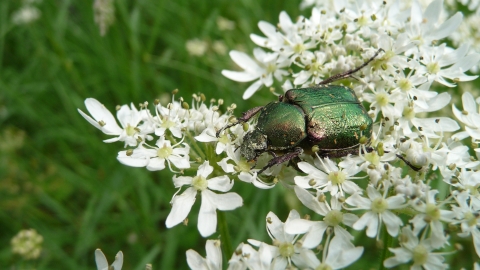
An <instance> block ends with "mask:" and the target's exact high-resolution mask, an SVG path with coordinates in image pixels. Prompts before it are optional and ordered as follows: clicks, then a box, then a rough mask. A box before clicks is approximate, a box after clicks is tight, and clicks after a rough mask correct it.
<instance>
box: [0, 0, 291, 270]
mask: <svg viewBox="0 0 480 270" xmlns="http://www.w3.org/2000/svg"><path fill="white" fill-rule="evenodd" d="M299 3H300V0H298V1H275V0H264V1H257V0H241V1H231V0H209V1H189V0H176V1H163V0H137V1H126V0H115V1H113V0H101V1H96V2H95V7H94V1H92V0H88V1H68V0H62V1H59V0H58V1H47V0H43V1H42V0H24V1H20V0H2V1H0V232H1V233H0V269H33V268H35V269H95V268H96V267H95V261H94V251H95V249H96V248H101V249H102V250H103V252H104V253H105V255H106V256H107V258H108V260H109V262H110V263H111V262H113V260H114V256H115V254H116V253H117V252H118V251H119V250H122V251H123V253H124V258H125V263H124V268H123V269H144V267H145V264H146V263H152V264H153V268H154V269H186V268H187V264H186V257H185V252H186V250H188V249H195V250H197V251H198V252H199V253H200V254H202V255H203V256H204V255H205V241H206V239H203V238H202V237H201V236H200V235H199V233H198V230H197V228H196V220H197V217H196V216H197V214H198V207H199V204H197V205H196V206H194V209H193V210H192V212H191V214H190V215H189V219H190V223H189V224H188V225H187V226H184V225H178V226H176V227H174V228H173V229H170V230H167V229H166V228H165V219H166V217H167V215H168V213H169V211H170V204H169V202H170V200H171V197H172V195H173V194H174V193H175V191H176V190H175V189H174V187H173V183H172V181H171V178H172V175H171V174H170V173H169V172H167V171H165V172H149V171H147V170H146V169H144V168H130V167H126V166H123V165H121V164H120V163H119V162H117V160H116V155H117V152H118V151H120V150H122V148H123V144H122V143H117V144H105V143H103V142H102V140H104V139H107V138H109V137H108V136H106V135H104V134H103V133H101V132H100V131H99V130H97V129H95V128H94V127H93V126H91V125H90V124H88V123H87V121H85V120H84V119H83V118H82V117H81V116H80V115H79V113H78V112H77V108H80V109H82V110H83V111H85V112H86V108H85V105H84V104H83V101H84V100H85V99H86V98H88V97H93V98H96V99H98V100H99V101H100V102H102V103H103V104H104V105H105V106H106V107H107V108H108V109H110V110H111V111H112V112H114V111H115V106H116V105H122V104H129V103H131V102H133V103H134V104H139V103H141V102H144V101H149V103H150V104H152V103H153V100H154V99H156V98H159V99H161V100H162V101H163V102H164V104H166V102H168V100H169V99H170V95H171V92H172V90H174V89H177V88H178V89H179V90H180V92H179V96H183V97H184V98H185V100H186V101H187V102H188V103H190V101H191V95H192V94H193V93H199V92H201V93H204V94H205V95H206V97H207V100H209V99H210V98H216V99H218V98H223V99H224V100H225V104H226V105H225V108H226V106H228V105H230V104H231V103H233V102H234V103H236V104H237V106H238V109H237V111H236V113H237V114H239V113H240V112H241V111H244V110H246V109H248V108H250V107H253V106H258V105H261V104H264V103H266V102H268V101H270V100H272V99H273V96H272V95H270V94H269V93H268V91H262V92H264V93H263V96H262V94H260V95H257V96H256V98H255V99H252V100H249V101H243V100H242V99H241V95H242V94H243V92H244V90H245V89H246V88H247V87H248V85H249V84H247V83H244V84H240V83H237V82H233V81H231V80H229V79H227V78H225V77H223V76H222V75H221V73H220V72H221V70H222V69H230V70H238V68H237V67H235V66H234V65H235V64H234V63H233V61H232V60H231V59H230V57H229V56H228V52H229V51H230V50H232V49H236V50H242V51H245V52H247V53H248V54H251V51H252V49H253V48H254V44H253V43H252V42H251V41H250V38H249V35H250V33H257V34H261V32H260V31H259V30H258V27H257V23H258V21H260V20H266V21H269V22H272V23H274V24H275V23H277V22H278V15H279V13H280V11H282V10H286V11H288V13H289V15H290V16H291V17H292V18H295V17H296V16H298V15H299V14H300V11H299V8H298V7H299ZM235 188H236V189H237V190H236V191H237V192H239V191H238V189H242V188H243V189H244V190H242V191H241V193H240V194H241V195H242V196H243V199H244V202H245V206H244V207H243V208H240V209H237V210H235V211H229V212H226V215H227V220H228V221H229V223H230V226H229V227H230V231H231V233H232V237H233V239H232V241H233V243H232V244H233V246H234V247H235V246H236V245H238V243H240V242H242V241H246V239H247V238H256V239H259V240H264V241H267V240H268V235H267V234H266V231H265V227H264V226H265V216H266V214H267V213H268V211H270V210H275V209H277V207H278V208H279V209H283V214H282V213H278V212H277V214H278V215H279V217H280V218H282V220H284V219H285V218H286V216H287V214H288V211H289V209H288V207H286V206H285V201H286V198H285V197H284V193H285V192H284V191H285V190H284V188H283V187H279V188H277V189H275V190H273V191H263V190H258V189H256V188H252V187H251V186H250V185H247V184H243V185H242V184H240V185H236V187H235ZM195 207H197V208H195ZM240 217H241V218H240ZM27 229H35V230H36V232H37V233H38V234H39V235H41V236H42V237H43V242H42V244H41V247H42V248H41V253H39V254H36V255H35V254H33V255H31V258H30V259H27V258H28V255H25V256H21V255H19V254H18V253H13V252H12V245H11V240H12V238H13V237H14V236H15V235H17V234H18V233H19V232H20V231H21V230H27ZM216 237H218V234H216V235H213V236H212V238H216ZM38 255H39V256H38ZM226 260H227V259H226V258H225V261H224V265H226Z"/></svg>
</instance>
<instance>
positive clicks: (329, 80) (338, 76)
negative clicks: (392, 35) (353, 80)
mask: <svg viewBox="0 0 480 270" xmlns="http://www.w3.org/2000/svg"><path fill="white" fill-rule="evenodd" d="M383 51H384V50H383V49H381V48H380V49H378V51H377V52H376V53H375V54H374V55H373V56H372V57H371V58H370V59H368V60H367V61H366V62H365V63H363V64H362V65H360V66H358V67H356V68H354V69H351V70H347V71H345V72H344V73H339V74H335V75H333V76H332V77H330V78H327V79H325V80H323V81H321V82H320V83H319V85H325V84H329V83H332V82H334V81H338V80H341V79H344V78H347V77H350V75H352V74H353V73H355V72H357V71H359V70H360V69H362V68H364V67H366V66H367V65H368V64H370V62H372V61H373V60H374V59H375V58H376V57H377V56H378V54H379V53H380V52H383Z"/></svg>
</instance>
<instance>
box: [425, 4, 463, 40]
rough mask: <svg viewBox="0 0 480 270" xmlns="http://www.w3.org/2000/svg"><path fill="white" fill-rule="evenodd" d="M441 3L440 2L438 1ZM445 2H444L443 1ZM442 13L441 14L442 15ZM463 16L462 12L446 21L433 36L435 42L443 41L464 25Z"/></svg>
mask: <svg viewBox="0 0 480 270" xmlns="http://www.w3.org/2000/svg"><path fill="white" fill-rule="evenodd" d="M438 2H440V1H438ZM442 2H443V1H442ZM440 13H441V12H439V14H440ZM462 20H463V15H462V13H461V12H457V13H455V15H453V16H452V17H450V18H449V19H448V20H447V21H445V22H444V23H443V24H442V25H440V26H439V27H438V28H437V29H436V30H435V31H434V32H433V33H432V34H431V38H432V39H434V40H439V39H442V38H444V37H446V36H449V35H450V34H452V33H453V32H454V31H455V30H456V29H457V28H458V27H459V26H460V24H461V23H462Z"/></svg>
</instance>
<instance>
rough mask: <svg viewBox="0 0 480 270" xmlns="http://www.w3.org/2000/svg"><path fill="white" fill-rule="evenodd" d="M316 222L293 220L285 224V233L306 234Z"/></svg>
mask: <svg viewBox="0 0 480 270" xmlns="http://www.w3.org/2000/svg"><path fill="white" fill-rule="evenodd" d="M315 222H316V221H312V220H306V219H294V220H291V221H289V222H285V232H286V233H288V234H304V233H306V232H308V230H309V229H310V227H312V226H313V225H314V224H315Z"/></svg>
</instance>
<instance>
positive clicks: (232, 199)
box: [211, 192, 243, 211]
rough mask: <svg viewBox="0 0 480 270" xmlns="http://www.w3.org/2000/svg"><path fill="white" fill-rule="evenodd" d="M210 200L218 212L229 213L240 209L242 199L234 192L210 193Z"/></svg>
mask: <svg viewBox="0 0 480 270" xmlns="http://www.w3.org/2000/svg"><path fill="white" fill-rule="evenodd" d="M212 194H214V195H212V196H211V198H212V201H213V203H214V204H215V206H216V207H217V209H218V210H221V211H229V210H233V209H236V208H238V207H241V206H242V205H243V199H242V197H240V195H238V194H237V193H235V192H229V193H225V194H216V193H213V192H212Z"/></svg>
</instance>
